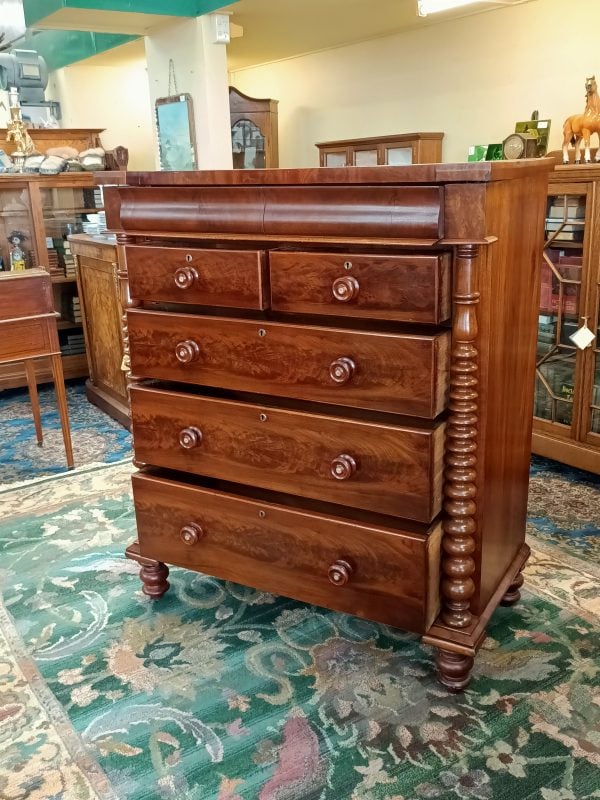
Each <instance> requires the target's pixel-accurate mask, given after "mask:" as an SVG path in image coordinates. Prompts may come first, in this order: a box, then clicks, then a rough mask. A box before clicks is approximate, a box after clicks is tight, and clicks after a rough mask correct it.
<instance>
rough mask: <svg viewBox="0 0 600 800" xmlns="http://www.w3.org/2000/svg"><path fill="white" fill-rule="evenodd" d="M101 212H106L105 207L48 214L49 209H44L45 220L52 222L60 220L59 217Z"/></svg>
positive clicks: (58, 211)
mask: <svg viewBox="0 0 600 800" xmlns="http://www.w3.org/2000/svg"><path fill="white" fill-rule="evenodd" d="M101 211H104V207H103V206H100V207H98V208H61V209H58V210H57V211H54V212H50V213H49V212H48V209H47V208H45V209H44V219H45V220H50V221H52V220H53V219H58V218H59V217H66V216H70V215H73V214H99V213H100V212H101Z"/></svg>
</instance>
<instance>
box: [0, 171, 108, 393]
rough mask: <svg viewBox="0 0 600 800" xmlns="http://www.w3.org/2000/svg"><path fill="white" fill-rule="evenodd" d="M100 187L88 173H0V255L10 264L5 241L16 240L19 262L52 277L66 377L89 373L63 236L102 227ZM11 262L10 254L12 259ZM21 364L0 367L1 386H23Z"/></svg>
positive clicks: (44, 371)
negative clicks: (47, 273) (37, 268)
mask: <svg viewBox="0 0 600 800" xmlns="http://www.w3.org/2000/svg"><path fill="white" fill-rule="evenodd" d="M102 205H103V200H102V190H101V188H100V187H95V186H94V176H93V174H92V173H89V172H81V173H77V172H74V173H62V174H59V175H28V174H5V175H1V176H0V256H1V258H2V263H3V267H4V269H6V270H8V269H10V268H11V266H12V265H11V248H12V247H13V245H14V243H13V242H10V241H9V240H10V239H11V238H12V239H19V240H20V241H21V245H20V247H21V249H22V252H23V263H22V264H17V267H18V268H21V267H23V268H25V269H30V268H31V267H35V266H40V267H44V268H45V269H47V270H48V272H49V273H50V275H51V276H52V285H53V291H54V306H55V309H56V311H57V312H58V314H59V320H58V332H59V340H60V347H61V352H62V354H63V371H64V375H65V378H76V377H83V376H85V375H87V374H88V366H87V359H86V353H85V344H84V338H83V330H82V320H81V309H80V304H79V297H78V293H77V279H76V268H75V259H74V256H73V254H72V253H71V249H70V245H69V242H68V241H67V236H68V235H69V234H72V233H82V232H83V233H96V232H99V231H100V230H101V229H102V228H103V227H104V216H103V210H102ZM13 262H14V259H13ZM36 371H37V376H38V382H39V383H43V382H44V381H50V380H51V379H52V378H51V372H50V365H49V364H46V362H44V361H39V362H38V363H37V364H36ZM26 385H27V384H26V380H25V371H24V368H23V366H22V365H21V364H19V363H17V364H10V365H5V366H4V367H2V368H0V389H6V388H12V387H16V386H26Z"/></svg>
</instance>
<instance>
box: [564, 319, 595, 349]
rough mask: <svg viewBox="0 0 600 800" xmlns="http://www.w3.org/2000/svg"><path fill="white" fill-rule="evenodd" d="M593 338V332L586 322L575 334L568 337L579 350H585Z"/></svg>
mask: <svg viewBox="0 0 600 800" xmlns="http://www.w3.org/2000/svg"><path fill="white" fill-rule="evenodd" d="M595 338H596V336H595V334H594V332H593V331H591V330H590V329H589V328H588V326H587V323H586V322H584V323H583V325H582V326H581V328H578V329H577V330H576V331H575V333H572V334H571V336H569V339H570V340H571V341H572V342H573V344H574V345H577V347H578V348H579V349H580V350H585V349H586V347H589V346H590V345H591V343H592V342H593V341H594V339H595Z"/></svg>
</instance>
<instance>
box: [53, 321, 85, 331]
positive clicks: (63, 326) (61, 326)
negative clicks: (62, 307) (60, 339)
mask: <svg viewBox="0 0 600 800" xmlns="http://www.w3.org/2000/svg"><path fill="white" fill-rule="evenodd" d="M56 327H57V328H58V330H59V331H68V330H73V329H74V328H81V322H72V321H71V320H70V319H59V320H58V322H57V323H56Z"/></svg>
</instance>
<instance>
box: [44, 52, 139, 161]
mask: <svg viewBox="0 0 600 800" xmlns="http://www.w3.org/2000/svg"><path fill="white" fill-rule="evenodd" d="M46 98H47V99H52V100H58V101H59V102H60V104H61V111H62V121H61V126H62V127H64V128H104V129H105V133H103V134H102V144H103V145H104V147H105V148H106V149H111V148H113V147H116V146H117V145H119V144H121V145H124V146H125V147H128V148H129V168H130V169H133V170H146V169H154V138H153V132H152V113H151V106H150V94H149V89H148V75H147V72H146V62H145V60H144V58H137V59H129V60H127V61H124V62H122V63H120V64H119V65H118V66H96V65H92V64H89V65H88V64H85V63H84V62H83V63H80V64H73V65H72V66H70V67H65V68H63V69H60V70H56V71H55V72H52V73H51V74H50V76H49V81H48V89H47V91H46Z"/></svg>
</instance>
